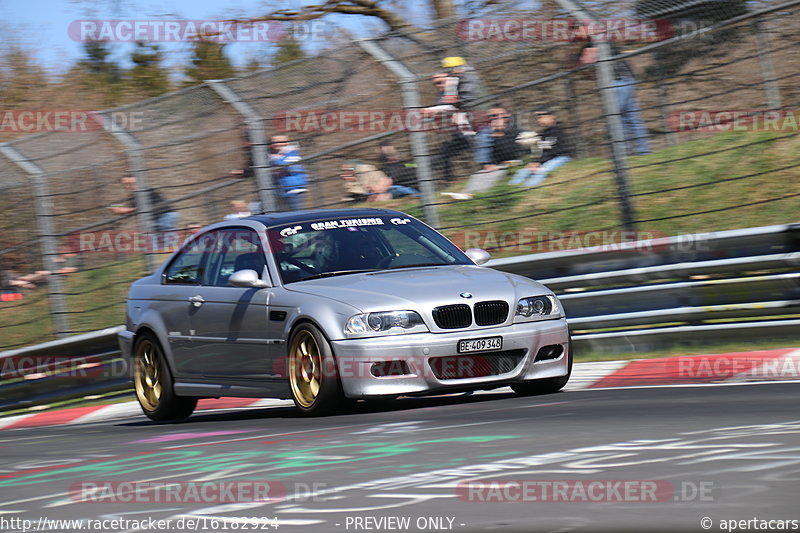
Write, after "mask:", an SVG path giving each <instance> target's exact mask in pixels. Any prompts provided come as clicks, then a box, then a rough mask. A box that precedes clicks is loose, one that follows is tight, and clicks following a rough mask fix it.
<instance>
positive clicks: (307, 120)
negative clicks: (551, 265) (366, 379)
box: [0, 0, 800, 349]
mask: <svg viewBox="0 0 800 533" xmlns="http://www.w3.org/2000/svg"><path fill="white" fill-rule="evenodd" d="M691 6H694V7H691ZM698 6H699V7H698ZM690 7H691V8H690ZM701 8H702V9H701ZM798 11H800V2H788V3H784V4H778V3H772V2H754V3H737V2H718V1H715V0H707V1H704V2H685V1H680V0H675V1H667V0H652V1H649V0H640V1H639V2H636V3H634V2H630V1H625V2H614V3H608V2H604V3H600V2H586V3H585V6H581V5H577V4H575V3H573V2H570V1H568V0H561V1H559V2H558V3H555V4H554V3H544V4H543V5H542V7H540V8H538V9H537V10H535V11H531V10H530V8H529V7H526V8H524V9H523V7H521V6H520V5H517V4H515V3H513V2H504V3H500V4H499V5H496V6H493V7H491V8H490V9H488V10H485V11H482V12H481V13H480V16H479V17H478V16H476V17H474V18H473V19H470V20H445V21H440V22H439V23H437V24H436V25H435V26H434V27H428V28H424V29H420V30H415V31H404V32H393V33H390V34H387V35H383V36H381V37H379V38H375V39H370V40H353V41H350V42H346V43H342V44H341V45H340V46H337V47H336V49H335V50H327V51H323V52H321V53H318V54H316V55H315V56H313V57H309V58H307V59H302V60H298V61H295V62H292V63H287V64H284V65H281V66H279V67H275V68H270V69H267V70H263V71H259V72H256V73H254V74H252V75H249V76H246V77H242V78H236V79H230V80H211V81H208V82H206V83H204V84H203V85H200V86H197V87H191V88H187V89H184V90H181V91H177V92H174V93H169V94H166V95H164V96H161V97H158V98H153V99H150V100H146V101H142V102H137V103H135V104H132V105H128V106H125V107H122V108H117V109H114V110H109V111H105V112H102V113H100V114H98V115H96V116H94V117H93V118H92V120H94V122H95V123H96V127H92V128H90V129H91V131H87V132H84V133H73V132H71V133H63V132H52V133H43V134H38V135H34V136H30V137H23V138H19V139H15V140H13V141H10V142H6V143H2V144H0V190H1V191H2V194H1V195H0V206H2V211H0V227H2V231H0V262H2V268H1V269H0V270H2V272H3V276H4V280H3V283H4V286H3V292H2V295H3V301H2V302H0V349H10V348H15V347H19V346H23V345H26V344H30V343H33V342H41V341H44V340H49V339H52V338H56V337H63V336H66V335H70V334H75V333H79V332H85V331H91V330H94V329H98V328H101V327H106V326H111V325H115V324H119V323H120V322H121V321H122V320H123V313H124V300H125V296H126V293H127V290H128V286H129V284H130V282H131V281H133V280H134V279H136V278H138V277H140V276H141V275H143V274H145V273H146V272H148V271H151V270H152V269H153V268H155V267H156V266H157V265H158V264H159V263H160V261H161V260H163V259H164V258H165V257H166V254H167V253H168V252H169V251H170V250H171V249H173V248H174V246H175V245H176V244H178V243H179V242H181V240H182V239H183V238H185V236H186V235H188V234H190V233H191V232H192V231H193V230H194V229H196V228H197V227H200V226H202V225H205V224H208V223H211V222H215V221H218V220H221V219H222V218H223V217H225V216H226V215H229V214H233V213H235V212H237V211H242V210H249V211H252V212H269V211H281V210H286V209H289V208H291V207H302V208H322V207H346V206H353V205H371V206H375V207H390V208H396V209H400V210H403V211H406V212H408V213H410V214H412V215H415V216H418V217H421V218H423V219H424V220H426V221H427V222H428V223H430V224H432V225H434V226H436V227H437V228H438V229H440V230H441V231H442V232H443V233H445V234H446V235H447V236H449V237H451V238H452V239H454V240H455V242H456V243H457V244H459V245H460V246H462V247H464V248H467V247H471V246H478V247H483V248H486V249H489V250H490V251H492V252H493V253H494V254H497V255H515V254H520V253H530V252H536V251H548V250H558V249H562V248H568V247H574V246H576V243H577V245H578V246H580V245H581V244H582V243H583V244H585V243H586V241H581V240H580V239H578V240H577V241H576V240H575V239H574V237H575V235H586V234H587V233H591V232H595V233H597V232H605V233H606V234H613V232H616V231H619V230H631V229H634V228H635V229H637V230H639V231H640V232H645V233H649V234H652V235H654V236H657V235H661V234H663V235H674V234H678V233H690V232H696V231H707V230H709V229H715V230H722V229H730V228H737V227H742V226H745V225H761V224H767V223H778V222H788V221H791V220H792V218H793V217H794V218H795V219H796V213H797V211H798V209H797V208H798V207H800V201H798V194H800V193H798V187H797V184H798V180H797V175H798V166H800V157H798V156H797V155H796V154H797V153H798V142H797V131H798V130H797V124H796V123H795V125H794V128H793V129H792V127H791V124H790V123H788V122H786V120H785V119H786V118H787V117H791V116H795V117H796V116H797V113H795V112H794V110H796V109H798V108H800V89H798V83H797V81H798V80H797V77H798V76H800V68H798V61H800V59H798V57H797V54H796V52H795V51H796V50H797V47H798V44H800V42H798V41H800V36H798V32H799V31H800V30H798V29H797V28H798V27H800V24H798V22H800V13H799V12H798ZM610 18H627V19H662V20H663V21H667V22H666V23H667V26H666V28H667V29H668V30H669V33H668V34H666V35H660V36H659V38H658V39H657V40H654V41H646V42H641V41H635V40H634V41H624V42H620V43H613V46H608V47H605V45H604V43H603V42H602V40H600V39H595V42H594V44H595V46H593V47H592V46H589V42H588V40H587V39H588V38H591V35H589V34H585V39H584V40H583V41H582V42H575V40H574V39H573V38H563V35H561V34H547V33H543V34H541V35H539V36H534V38H530V39H524V38H518V36H519V34H518V33H517V34H516V35H517V38H515V34H514V33H513V32H508V31H504V30H502V28H504V26H503V24H502V23H503V21H506V22H507V21H510V20H538V21H548V20H553V19H559V20H560V19H572V20H575V19H580V20H581V21H584V22H570V23H569V24H568V25H567V26H565V27H566V28H568V29H569V30H570V31H571V32H575V31H580V28H581V27H583V26H582V25H583V24H585V20H586V19H595V20H601V19H610ZM470 24H472V26H470ZM508 27H509V26H507V25H506V26H505V28H506V29H507V28H508ZM492 28H494V30H492ZM497 28H500V29H501V30H500V31H499V32H498V31H495V30H497ZM470 32H472V33H470ZM569 35H572V34H569ZM595 37H596V36H595ZM665 39H666V40H665ZM587 48H594V49H596V51H597V54H596V56H589V55H587V54H588V52H586V51H585V49H587ZM445 57H461V58H464V59H465V60H466V63H467V65H468V66H470V67H472V68H473V69H474V74H475V77H476V78H477V80H478V83H477V85H476V89H475V91H474V95H473V99H472V101H471V102H469V104H468V105H466V106H464V107H463V108H460V109H459V110H458V111H459V113H460V112H462V111H463V112H465V113H468V114H467V115H466V116H467V117H468V121H467V123H466V125H465V123H464V122H463V121H462V120H461V118H460V117H461V116H462V115H461V114H459V113H456V114H455V115H454V114H453V113H444V114H440V115H438V116H437V115H435V114H433V113H428V112H425V111H424V109H425V108H429V107H431V106H433V105H434V104H435V103H436V102H437V98H438V97H439V96H440V95H439V89H438V88H437V86H436V85H435V84H434V82H433V77H434V75H436V74H437V73H441V72H442V70H443V68H442V63H441V61H442V59H443V58H445ZM587 58H590V59H587ZM623 62H625V63H627V65H628V67H629V70H627V68H628V67H621V66H622V65H623ZM626 72H628V73H629V77H628V78H627V79H624V80H621V77H623V78H624V77H625V76H624V74H625V73H626ZM620 73H622V74H620ZM637 108H638V109H637ZM765 110H772V111H777V112H780V113H781V114H780V117H783V118H782V122H780V127H774V128H769V127H767V128H765V127H763V124H762V127H757V125H755V126H754V121H755V120H756V118H759V117H760V118H759V120H763V118H764V117H763V112H764V111H765ZM537 111H539V113H538V114H537ZM703 111H705V112H706V114H702V112H703ZM733 111H743V112H745V113H746V116H747V117H750V118H749V119H747V120H745V121H744V122H745V126H747V127H745V128H744V130H747V131H738V130H736V129H735V128H733V127H731V124H732V123H731V122H730V121H729V119H725V118H724V116H723V115H722V114H720V113H724V112H733ZM793 113H794V114H793ZM542 114H545V115H548V114H549V115H552V116H554V117H556V120H557V123H558V124H559V126H560V129H561V132H560V135H561V140H562V141H563V143H564V144H565V145H568V149H567V152H568V155H569V156H570V157H571V160H570V161H568V162H566V163H565V164H563V165H562V166H559V167H558V168H556V169H554V170H553V171H551V172H549V173H548V175H546V176H545V177H544V178H543V179H542V180H541V181H539V178H538V177H537V176H538V174H537V169H539V170H541V168H542V167H541V166H539V167H537V166H536V165H535V163H537V161H540V160H541V157H542V156H541V152H542V149H544V150H548V149H551V148H552V146H548V144H547V143H548V138H547V135H544V131H545V129H546V127H547V126H546V123H543V122H542V119H541V116H542ZM454 117H455V118H454ZM720 117H723V118H720ZM754 117H756V118H754ZM748 120H749V122H748ZM709 121H710V122H709ZM458 125H460V127H456V126H458ZM752 130H755V131H752ZM534 134H536V135H538V136H539V137H538V142H537V137H536V136H535V135H534ZM275 136H279V137H280V136H285V137H286V140H288V141H289V145H288V146H289V147H291V146H294V147H295V148H297V149H298V150H299V155H300V156H301V157H302V159H301V160H300V161H297V160H294V159H290V160H286V159H283V160H281V159H276V157H271V153H270V151H271V150H272V149H275V150H277V149H279V148H280V147H281V146H287V145H279V144H270V142H271V141H270V140H271V139H272V140H277V141H282V140H284V139H281V138H278V139H275ZM567 140H568V142H566V141H567ZM551 144H552V143H551ZM487 150H488V151H487ZM298 164H300V165H302V170H303V172H304V174H305V176H306V181H305V183H303V182H302V181H299V182H298V181H294V182H293V181H291V177H292V176H294V175H296V174H297V173H298V169H297V165H298ZM521 171H522V172H521ZM520 172H521V173H520ZM125 178H135V185H134V186H133V188H135V189H138V192H134V191H133V190H132V188H131V185H130V181H131V180H130V179H128V180H127V181H128V183H126V182H125V181H126V180H125ZM537 181H538V183H537ZM397 185H400V186H402V188H400V189H398V188H397V187H396V186H397ZM126 187H127V188H126ZM405 187H408V188H410V189H412V190H410V191H409V190H408V189H406V188H405ZM153 193H155V195H154V194H153ZM233 202H236V203H235V204H234V203H233ZM242 206H246V207H242ZM131 207H135V208H134V209H131ZM165 215H166V216H165ZM162 230H170V232H169V233H168V234H164V233H163V232H161V231H162ZM152 235H158V238H153V237H152ZM636 235H640V234H636ZM509 236H511V237H509ZM16 295H20V296H16Z"/></svg>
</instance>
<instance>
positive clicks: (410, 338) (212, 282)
mask: <svg viewBox="0 0 800 533" xmlns="http://www.w3.org/2000/svg"><path fill="white" fill-rule="evenodd" d="M488 258H489V255H488V253H486V252H485V251H483V250H477V249H470V250H467V251H466V252H462V251H461V250H460V249H459V248H458V247H456V246H455V245H454V244H453V243H451V242H450V241H449V240H447V239H446V238H445V237H444V236H442V235H441V234H439V233H438V232H436V231H435V230H433V229H432V228H430V227H429V226H427V225H425V224H424V223H422V222H420V221H419V220H417V219H415V218H413V217H411V216H409V215H406V214H404V213H401V212H398V211H390V210H385V209H336V210H314V211H294V212H288V213H277V214H270V215H258V216H252V217H249V218H245V219H238V220H233V221H230V220H229V221H226V222H221V223H218V224H213V225H211V226H208V227H206V228H203V229H202V230H201V231H199V232H197V233H196V234H195V235H193V236H192V237H191V238H190V239H189V240H187V242H186V243H184V245H183V246H182V247H181V248H180V249H179V250H178V251H177V252H175V253H174V254H172V256H171V257H170V258H169V259H168V260H167V261H166V262H165V263H164V264H163V265H162V266H161V267H160V268H159V269H158V270H157V271H156V272H154V273H153V274H152V275H149V276H147V277H144V278H142V279H139V280H138V281H136V282H135V283H133V285H132V286H131V288H130V293H129V295H128V302H127V317H126V330H125V331H123V332H121V333H120V334H119V340H120V346H121V348H122V353H123V355H124V356H125V357H126V358H128V360H129V362H130V363H131V365H130V366H131V368H132V377H133V383H134V388H135V391H136V396H137V398H138V400H139V403H140V404H141V406H142V409H143V410H144V412H145V414H146V415H147V416H148V417H150V418H152V419H154V420H169V419H177V418H184V417H186V416H189V415H190V414H191V413H192V411H193V410H194V408H195V405H196V404H197V400H198V398H216V397H221V396H242V397H256V398H260V397H271V398H284V399H288V398H291V399H292V400H294V403H295V404H296V406H297V408H298V409H299V410H300V411H301V412H303V413H305V414H309V415H321V414H328V413H332V412H335V411H337V410H340V409H341V408H342V407H343V406H344V405H345V404H346V403H348V402H353V401H355V400H358V399H364V400H370V399H380V398H384V399H386V398H396V397H398V396H403V395H423V394H430V393H446V392H456V391H465V390H478V389H494V388H498V387H505V386H511V388H512V389H513V390H514V391H516V392H517V393H518V394H523V395H530V394H541V393H550V392H555V391H558V390H559V389H561V388H562V387H563V386H564V385H565V384H566V383H567V380H568V379H569V376H570V372H571V370H572V349H571V344H570V337H569V330H568V328H567V322H566V319H565V317H564V314H563V308H562V307H561V305H560V303H559V301H558V299H557V298H556V297H555V296H554V295H553V293H552V292H551V291H550V290H548V289H547V288H546V287H544V286H543V285H541V284H540V283H537V282H536V281H534V280H532V279H529V278H525V277H522V276H517V275H513V274H507V273H503V272H499V271H496V270H492V269H490V268H487V267H483V266H480V265H482V264H483V263H485V262H486V261H487V260H488Z"/></svg>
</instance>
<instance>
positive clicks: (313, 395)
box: [289, 324, 347, 416]
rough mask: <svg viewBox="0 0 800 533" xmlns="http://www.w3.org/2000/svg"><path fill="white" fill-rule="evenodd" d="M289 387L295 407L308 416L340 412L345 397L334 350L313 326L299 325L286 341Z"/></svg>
mask: <svg viewBox="0 0 800 533" xmlns="http://www.w3.org/2000/svg"><path fill="white" fill-rule="evenodd" d="M289 388H290V389H291V392H292V399H293V400H294V404H295V405H296V406H297V408H298V409H299V410H300V412H301V413H303V414H304V415H308V416H320V415H327V414H331V413H334V412H337V411H339V410H342V409H343V408H344V407H345V404H346V403H347V402H346V400H345V398H344V393H343V391H342V386H341V383H340V381H339V373H338V371H337V368H336V360H335V359H334V357H333V349H332V348H331V345H330V343H329V342H328V340H327V339H326V338H325V336H324V335H323V334H322V332H321V331H320V330H319V328H317V327H316V326H314V325H313V324H301V325H300V326H298V327H297V329H295V330H294V333H292V337H291V340H290V341H289Z"/></svg>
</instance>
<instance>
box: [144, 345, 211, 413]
mask: <svg viewBox="0 0 800 533" xmlns="http://www.w3.org/2000/svg"><path fill="white" fill-rule="evenodd" d="M172 383H173V382H172V375H171V374H170V372H169V367H168V366H167V361H166V359H165V358H164V351H163V350H162V349H161V345H160V344H159V342H158V339H156V337H155V335H153V334H152V333H149V332H144V333H142V334H141V335H138V336H137V339H136V343H135V344H134V348H133V388H134V390H135V391H136V399H137V400H138V401H139V405H140V406H141V407H142V411H144V414H145V415H147V417H148V418H150V419H151V420H158V421H162V420H177V419H181V418H186V417H188V416H189V415H191V414H192V412H193V411H194V408H195V407H196V406H197V398H189V397H184V396H176V395H175V392H174V390H173V388H172Z"/></svg>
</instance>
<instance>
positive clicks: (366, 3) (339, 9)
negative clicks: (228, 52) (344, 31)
mask: <svg viewBox="0 0 800 533" xmlns="http://www.w3.org/2000/svg"><path fill="white" fill-rule="evenodd" d="M329 13H342V14H345V15H364V16H368V17H376V18H379V19H381V20H382V21H384V22H385V23H386V24H387V25H388V26H389V28H391V29H392V30H401V29H404V28H409V27H411V26H412V24H411V23H409V22H408V21H407V20H405V19H404V18H402V17H400V16H398V15H397V14H396V13H395V12H394V11H392V10H390V9H386V8H384V7H382V6H381V5H379V3H378V1H376V0H327V1H326V2H324V3H322V4H316V5H309V6H304V7H303V8H301V9H278V10H276V11H273V12H272V13H270V14H268V15H264V16H261V17H255V18H252V19H247V20H235V21H233V22H238V23H248V22H263V21H268V20H277V21H285V22H291V21H303V20H312V19H318V18H320V17H324V16H325V15H327V14H329Z"/></svg>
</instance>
